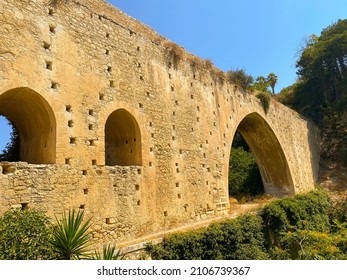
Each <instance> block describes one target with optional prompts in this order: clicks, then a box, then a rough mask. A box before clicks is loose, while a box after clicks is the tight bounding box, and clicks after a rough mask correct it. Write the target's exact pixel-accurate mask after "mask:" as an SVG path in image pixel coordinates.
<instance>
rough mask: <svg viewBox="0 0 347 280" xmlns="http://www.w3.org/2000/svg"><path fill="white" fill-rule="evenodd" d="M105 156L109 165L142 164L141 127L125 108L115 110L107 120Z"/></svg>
mask: <svg viewBox="0 0 347 280" xmlns="http://www.w3.org/2000/svg"><path fill="white" fill-rule="evenodd" d="M105 157H106V159H105V162H106V165H108V166H113V165H121V166H126V165H141V164H142V152H141V133H140V128H139V126H138V124H137V122H136V120H135V118H134V117H133V116H132V115H131V114H130V113H129V112H128V111H127V110H125V109H118V110H116V111H114V112H113V113H112V114H111V115H110V116H109V117H108V119H107V121H106V125H105Z"/></svg>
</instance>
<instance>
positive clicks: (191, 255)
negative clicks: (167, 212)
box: [146, 214, 268, 260]
mask: <svg viewBox="0 0 347 280" xmlns="http://www.w3.org/2000/svg"><path fill="white" fill-rule="evenodd" d="M263 244H264V237H263V231H262V224H261V218H260V217H259V216H256V215H250V214H249V215H244V216H241V217H240V218H237V219H233V220H228V221H226V222H223V223H219V224H213V225H211V226H210V227H208V228H206V229H204V230H199V231H192V232H186V233H177V234H173V235H170V236H168V237H166V238H164V240H163V242H162V243H161V244H158V245H153V244H147V246H146V251H147V253H149V254H150V256H151V258H152V259H165V260H212V259H215V260H217V259H224V260H226V259H230V260H236V259H267V258H268V255H267V253H266V252H265V251H264V246H263Z"/></svg>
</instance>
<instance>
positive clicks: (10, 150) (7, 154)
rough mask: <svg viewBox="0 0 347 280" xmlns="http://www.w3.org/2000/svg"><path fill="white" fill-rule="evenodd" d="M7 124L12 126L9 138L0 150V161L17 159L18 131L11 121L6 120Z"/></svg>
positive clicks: (18, 146)
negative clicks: (0, 150)
mask: <svg viewBox="0 0 347 280" xmlns="http://www.w3.org/2000/svg"><path fill="white" fill-rule="evenodd" d="M0 116H1V115H0ZM8 125H9V126H11V127H12V132H11V138H10V142H9V143H8V144H7V145H6V147H5V149H4V150H3V151H2V152H0V161H19V152H20V139H19V132H18V130H17V128H16V127H15V126H14V124H13V123H12V122H11V121H8Z"/></svg>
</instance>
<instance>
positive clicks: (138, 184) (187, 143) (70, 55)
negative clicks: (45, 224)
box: [0, 0, 319, 242]
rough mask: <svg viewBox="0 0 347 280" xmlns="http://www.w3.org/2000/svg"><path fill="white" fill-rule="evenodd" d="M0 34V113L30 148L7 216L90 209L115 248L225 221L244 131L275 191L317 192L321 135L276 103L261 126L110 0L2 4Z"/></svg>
mask: <svg viewBox="0 0 347 280" xmlns="http://www.w3.org/2000/svg"><path fill="white" fill-rule="evenodd" d="M60 2H62V3H60ZM0 36H1V40H0V114H2V115H4V116H6V117H7V118H8V119H9V120H11V121H12V122H13V123H14V124H15V126H16V127H17V128H18V130H19V132H20V137H21V155H20V156H21V161H20V162H13V163H8V162H2V163H1V164H0V212H1V213H3V212H5V211H7V210H8V209H10V208H11V207H29V208H35V209H40V210H42V211H45V212H46V213H47V215H49V216H54V215H59V214H60V213H62V212H63V211H64V210H65V209H69V208H72V207H73V208H83V209H84V210H85V213H86V214H87V215H88V216H90V217H92V220H93V226H92V230H93V236H94V238H95V239H96V240H100V241H108V240H117V242H118V241H127V240H131V239H134V238H137V237H141V236H145V235H147V234H150V233H152V232H156V231H159V230H164V229H168V228H172V227H176V226H179V225H182V224H184V223H189V222H193V221H198V220H201V219H209V218H211V217H214V216H216V215H223V214H225V213H227V212H228V209H229V202H228V168H229V166H228V162H229V155H230V148H231V143H232V140H233V137H234V134H235V131H236V130H238V131H240V133H241V134H242V135H243V137H244V138H245V139H246V141H247V142H248V144H249V145H250V147H251V149H252V151H253V153H254V155H255V157H256V159H257V162H258V165H259V168H260V171H261V175H262V179H263V183H264V186H265V191H266V192H268V193H271V194H274V195H278V196H286V195H293V194H296V193H301V192H306V191H308V190H310V189H312V188H313V187H314V182H315V178H316V176H317V173H318V162H319V137H318V131H317V129H316V128H315V127H314V126H313V125H312V124H310V123H309V122H308V121H306V120H304V119H303V118H302V117H301V116H300V115H298V114H296V113H295V112H293V111H291V110H290V109H288V108H286V107H284V106H283V105H281V104H279V103H277V102H275V101H271V105H270V110H269V112H268V113H267V114H265V113H264V111H263V109H262V107H261V105H260V102H259V100H258V99H257V98H256V97H255V96H254V95H252V94H250V93H246V92H243V91H241V90H239V89H238V88H237V87H236V86H234V85H232V84H229V83H228V82H227V81H225V79H223V76H222V75H221V74H220V73H219V71H218V70H217V69H215V68H213V67H211V65H209V64H208V62H206V61H203V60H201V59H199V58H197V57H194V56H193V55H191V54H189V53H187V52H185V51H184V50H183V49H182V48H180V47H178V46H177V45H175V44H174V43H172V42H170V41H168V40H166V39H165V38H163V37H161V36H160V35H158V34H157V33H156V32H155V31H153V30H151V29H150V28H148V27H147V26H145V25H144V24H142V23H140V22H138V21H136V20H135V19H133V18H130V17H129V16H127V15H125V14H123V13H122V12H121V11H119V10H118V9H116V8H114V7H113V6H111V5H109V4H107V3H105V2H104V1H102V0H93V1H91V0H79V1H77V0H71V1H57V5H56V6H49V5H47V0H30V1H29V0H22V1H17V0H2V1H0Z"/></svg>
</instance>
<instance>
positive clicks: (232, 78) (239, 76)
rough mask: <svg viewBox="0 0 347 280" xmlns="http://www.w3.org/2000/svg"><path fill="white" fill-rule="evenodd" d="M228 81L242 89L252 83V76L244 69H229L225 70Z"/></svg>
mask: <svg viewBox="0 0 347 280" xmlns="http://www.w3.org/2000/svg"><path fill="white" fill-rule="evenodd" d="M227 77H228V80H229V82H231V83H233V84H235V85H238V86H240V87H241V88H242V89H244V90H246V89H248V88H249V87H250V86H251V84H252V83H253V77H252V76H250V75H248V74H246V71H245V70H244V69H236V70H229V71H228V72H227Z"/></svg>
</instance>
